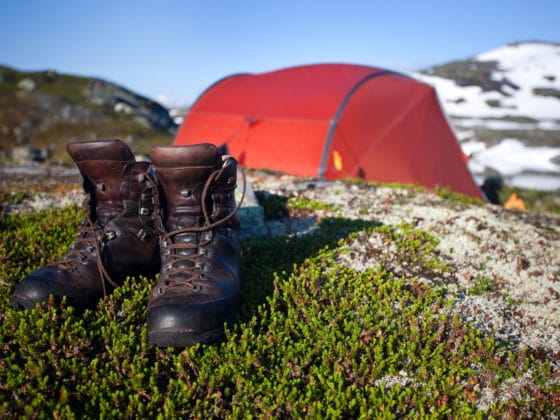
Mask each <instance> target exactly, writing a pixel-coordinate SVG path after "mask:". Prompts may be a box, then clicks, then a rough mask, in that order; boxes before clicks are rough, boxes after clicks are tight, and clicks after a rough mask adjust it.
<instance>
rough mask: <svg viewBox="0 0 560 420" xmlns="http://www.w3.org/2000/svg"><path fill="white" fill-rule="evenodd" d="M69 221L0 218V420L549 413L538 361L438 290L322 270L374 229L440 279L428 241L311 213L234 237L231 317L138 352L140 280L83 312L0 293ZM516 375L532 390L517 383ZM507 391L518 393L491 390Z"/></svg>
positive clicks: (46, 253) (66, 212)
mask: <svg viewBox="0 0 560 420" xmlns="http://www.w3.org/2000/svg"><path fill="white" fill-rule="evenodd" d="M81 217H82V214H81V210H80V209H78V208H75V207H69V208H65V209H62V210H56V211H48V212H41V213H37V214H31V215H25V216H17V217H16V216H13V217H9V218H3V219H1V220H0V245H1V248H0V260H1V261H2V264H1V268H0V270H1V271H0V275H1V277H0V278H1V280H2V288H1V295H0V298H1V301H0V305H1V311H0V317H1V322H0V417H2V418H9V417H54V418H71V417H104V418H122V417H150V418H151V417H161V418H167V417H183V418H185V417H199V418H208V417H219V418H221V417H252V416H256V417H304V416H305V417H308V416H309V417H312V418H348V417H351V418H355V417H362V418H372V417H383V418H395V417H404V416H411V417H444V416H457V417H460V418H465V417H479V418H483V417H487V416H491V417H493V416H496V417H500V416H505V417H507V416H522V417H523V416H535V415H537V416H541V415H544V416H546V415H549V414H552V413H558V410H559V409H560V389H559V388H560V387H559V384H558V380H557V378H556V379H554V377H555V373H554V372H553V371H552V369H551V366H550V362H549V361H548V359H547V358H544V357H539V355H538V354H532V353H530V352H528V351H525V352H522V353H517V352H514V351H512V350H511V349H510V348H509V347H508V343H497V342H496V341H495V340H494V339H493V338H492V337H486V336H484V335H483V334H482V333H481V332H480V331H479V330H477V329H476V328H475V327H474V326H472V325H468V324H465V323H464V322H463V321H462V320H461V319H460V318H459V317H457V316H456V315H454V314H453V313H451V311H449V310H448V309H449V306H450V302H449V301H448V298H446V297H445V296H447V295H446V294H445V293H444V290H443V289H442V288H439V286H438V287H429V286H428V285H426V284H424V283H421V282H419V281H417V280H416V279H415V278H402V277H397V276H396V275H395V274H394V273H393V272H391V271H389V270H388V269H387V268H386V267H384V266H383V265H382V264H377V265H374V266H372V267H370V268H367V269H364V270H361V271H356V270H354V269H352V268H350V267H348V266H345V265H343V264H341V263H340V262H337V261H338V259H337V258H336V256H337V254H338V253H341V252H344V250H343V248H344V244H345V243H348V242H349V241H351V240H352V237H355V235H357V234H358V232H373V231H375V230H378V231H379V232H381V233H382V236H383V238H385V240H386V241H387V245H392V246H395V247H396V248H397V249H398V250H401V251H400V252H399V253H397V255H398V258H399V259H402V261H403V262H404V261H406V263H407V264H423V265H424V267H423V272H424V273H425V272H426V271H430V270H434V271H433V272H434V276H437V273H438V272H441V270H442V269H443V268H445V264H443V263H442V262H438V261H439V260H438V253H437V241H434V239H433V238H432V237H431V236H430V235H429V234H427V233H425V232H421V231H416V230H414V229H413V228H412V227H410V226H407V225H400V226H398V227H395V228H391V227H388V226H378V225H375V224H371V223H367V222H363V221H356V220H346V219H332V218H331V219H329V218H324V219H323V220H322V222H321V227H320V229H319V231H318V233H316V234H314V235H308V236H293V237H287V236H284V237H269V238H264V239H258V240H257V239H247V240H245V241H244V242H243V243H242V260H243V285H242V302H241V311H240V314H239V320H238V322H237V324H236V325H235V326H234V327H233V328H232V329H231V330H228V331H227V334H226V338H225V339H224V340H223V341H222V342H220V343H216V344H212V345H196V346H193V347H190V348H186V349H160V348H156V347H153V346H150V345H148V342H147V331H146V326H145V314H146V304H147V300H148V295H149V293H150V291H151V287H152V285H153V284H154V279H152V278H144V277H140V278H129V279H127V281H126V282H125V284H124V285H123V286H122V287H120V288H119V289H117V290H115V292H113V293H112V294H111V295H110V296H108V297H106V298H105V299H103V300H101V301H100V302H99V304H98V306H97V308H96V309H95V310H88V311H85V312H84V313H78V312H76V311H75V310H74V309H73V308H72V307H69V306H67V305H66V303H65V301H63V302H62V303H60V304H55V303H54V302H48V303H45V304H43V305H41V306H39V307H37V308H36V309H35V310H33V311H27V312H23V311H16V310H13V309H12V308H11V307H10V306H9V300H10V295H11V293H12V291H13V288H14V285H15V284H16V283H17V282H18V281H19V280H21V278H22V277H23V276H24V275H25V274H26V273H28V272H30V271H31V270H34V269H35V268H37V267H38V266H40V265H42V264H45V263H47V262H51V261H53V260H56V259H57V258H59V257H60V256H61V255H62V254H63V253H64V252H65V249H66V248H67V246H68V245H69V244H70V243H71V242H72V240H73V238H74V232H75V227H76V225H77V224H78V222H79V220H80V219H81ZM438 270H439V271H438ZM527 376H529V377H531V378H532V381H530V384H531V385H523V383H522V382H520V381H519V379H520V378H527ZM514 383H515V384H517V383H519V384H520V385H519V387H518V389H517V393H516V394H515V395H514V394H510V395H505V396H504V395H502V391H503V390H504V389H508V387H511V386H512V384H514ZM488 394H489V395H490V396H491V398H490V399H489V400H488V398H486V397H485V395H488ZM485 398H486V399H485Z"/></svg>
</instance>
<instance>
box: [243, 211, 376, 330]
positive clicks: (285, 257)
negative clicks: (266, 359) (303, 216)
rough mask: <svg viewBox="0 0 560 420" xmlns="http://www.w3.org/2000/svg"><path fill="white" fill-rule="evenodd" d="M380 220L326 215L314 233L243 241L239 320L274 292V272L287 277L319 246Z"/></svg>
mask: <svg viewBox="0 0 560 420" xmlns="http://www.w3.org/2000/svg"><path fill="white" fill-rule="evenodd" d="M381 224H382V223H381V222H375V221H365V220H353V219H346V218H325V219H323V220H321V223H320V225H319V230H318V232H317V233H315V234H314V235H301V236H270V237H266V238H251V239H246V240H244V241H243V242H242V247H241V264H242V279H243V280H242V286H241V287H242V288H241V311H240V320H241V321H246V320H248V319H250V318H251V317H252V316H253V315H254V314H255V312H256V308H257V307H258V306H259V305H260V304H262V303H263V302H265V300H266V297H267V296H270V295H271V294H272V292H273V279H274V274H275V273H278V274H280V275H282V276H283V277H288V276H289V275H290V274H291V273H292V271H293V270H294V268H295V267H296V266H298V265H300V264H301V263H302V262H303V261H305V260H306V259H308V258H311V257H313V256H315V255H316V254H317V253H318V252H319V251H320V250H321V249H324V248H333V247H335V246H336V245H337V244H338V242H339V241H340V240H341V239H343V238H344V237H346V236H347V235H349V234H351V233H353V232H358V231H361V230H363V229H366V228H371V227H376V226H381Z"/></svg>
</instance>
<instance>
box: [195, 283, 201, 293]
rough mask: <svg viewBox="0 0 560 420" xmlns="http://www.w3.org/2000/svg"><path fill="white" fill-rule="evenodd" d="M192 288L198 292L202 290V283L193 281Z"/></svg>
mask: <svg viewBox="0 0 560 420" xmlns="http://www.w3.org/2000/svg"><path fill="white" fill-rule="evenodd" d="M193 290H194V291H195V292H200V291H201V290H202V284H200V283H193Z"/></svg>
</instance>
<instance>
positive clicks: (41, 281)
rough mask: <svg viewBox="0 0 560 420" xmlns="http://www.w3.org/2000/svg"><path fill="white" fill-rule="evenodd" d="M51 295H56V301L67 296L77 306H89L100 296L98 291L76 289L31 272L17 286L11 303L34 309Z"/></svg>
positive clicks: (15, 306)
mask: <svg viewBox="0 0 560 420" xmlns="http://www.w3.org/2000/svg"><path fill="white" fill-rule="evenodd" d="M50 296H53V297H54V300H55V302H59V301H61V300H62V298H63V297H67V298H68V300H69V302H70V303H72V304H73V305H75V306H77V307H80V306H81V307H89V306H91V305H92V304H93V303H97V301H98V300H99V298H100V295H99V292H98V291H95V290H89V289H76V288H75V287H72V286H71V285H68V284H62V283H58V282H56V281H54V280H52V279H45V278H43V277H40V276H34V275H33V274H31V275H29V276H27V277H25V278H24V279H23V280H22V282H21V283H19V284H18V285H17V286H16V288H15V290H14V293H13V295H12V300H11V303H12V306H13V307H14V308H16V309H33V308H35V306H36V305H37V304H38V303H42V302H47V301H48V300H49V298H50Z"/></svg>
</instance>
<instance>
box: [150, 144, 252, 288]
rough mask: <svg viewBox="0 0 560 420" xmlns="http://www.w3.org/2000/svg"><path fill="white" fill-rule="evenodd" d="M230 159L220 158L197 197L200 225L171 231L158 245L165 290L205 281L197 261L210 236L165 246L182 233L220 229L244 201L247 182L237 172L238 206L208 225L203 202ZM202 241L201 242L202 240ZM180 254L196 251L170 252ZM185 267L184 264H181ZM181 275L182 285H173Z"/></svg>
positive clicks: (207, 214) (176, 283) (204, 272)
mask: <svg viewBox="0 0 560 420" xmlns="http://www.w3.org/2000/svg"><path fill="white" fill-rule="evenodd" d="M231 158H232V157H231V156H229V155H224V156H223V157H222V159H223V161H224V164H223V165H222V167H221V168H220V169H217V170H215V171H214V172H212V173H211V174H210V176H209V177H208V179H207V180H206V182H205V184H204V187H203V189H202V194H201V199H200V201H201V203H202V214H203V217H204V223H203V224H202V225H201V226H188V227H185V228H181V229H177V230H173V231H171V232H168V233H166V234H165V235H163V236H162V238H161V241H162V244H163V247H165V249H166V251H165V255H166V264H165V266H164V267H163V269H164V270H165V271H166V272H167V274H168V276H166V280H165V286H166V288H171V287H184V286H185V285H186V284H189V283H191V282H192V280H193V279H201V280H203V279H204V278H205V277H206V270H209V267H207V266H206V265H205V264H201V263H199V261H198V259H199V257H201V256H205V255H208V254H207V252H208V251H207V250H205V248H204V247H205V246H206V245H208V244H209V243H211V242H212V235H197V240H196V241H194V242H192V243H189V242H182V241H181V242H177V243H169V242H171V241H169V239H170V238H172V237H174V236H176V235H180V234H185V233H202V232H209V231H211V230H212V229H214V228H216V227H218V226H221V225H223V224H224V223H225V222H227V221H228V220H229V219H231V218H232V217H233V216H235V214H236V213H237V211H238V210H239V208H240V207H241V204H242V203H243V199H244V198H245V192H246V188H247V180H246V177H245V172H244V171H243V170H241V175H242V177H243V190H242V193H241V199H240V200H239V203H237V205H236V206H235V208H234V209H233V210H232V211H231V212H230V213H229V214H227V215H226V216H224V217H222V218H221V219H218V220H216V221H212V219H211V217H210V214H209V211H208V209H207V208H206V199H207V197H208V192H209V191H210V188H211V186H212V184H213V183H214V181H216V180H217V179H218V178H219V177H220V176H221V175H222V173H223V172H224V170H225V169H226V168H227V162H228V159H231ZM204 237H205V238H204ZM181 250H197V251H196V252H194V253H192V254H187V255H185V254H181V253H180V252H174V251H181ZM185 263H186V264H185ZM179 274H180V275H181V278H185V279H186V282H185V281H173V280H174V279H177V277H176V276H177V275H179ZM193 286H194V288H195V290H196V289H197V284H196V283H195V284H194V285H193ZM158 293H159V294H164V293H165V292H164V289H163V288H161V287H158Z"/></svg>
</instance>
